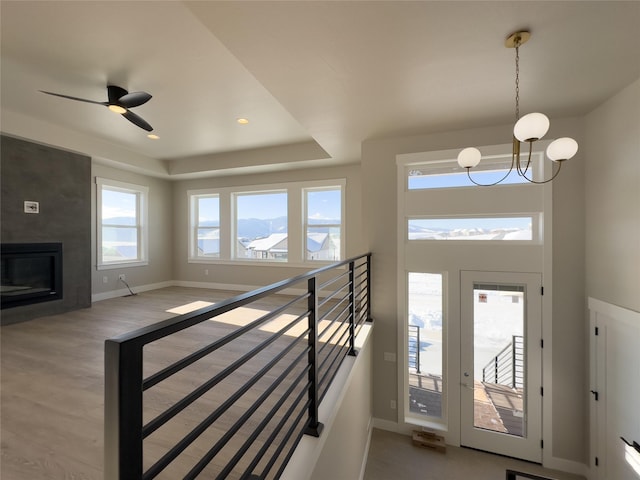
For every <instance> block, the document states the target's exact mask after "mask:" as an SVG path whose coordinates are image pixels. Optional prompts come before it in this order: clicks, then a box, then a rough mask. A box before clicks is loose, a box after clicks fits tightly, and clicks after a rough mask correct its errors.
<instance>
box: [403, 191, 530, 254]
mask: <svg viewBox="0 0 640 480" xmlns="http://www.w3.org/2000/svg"><path fill="white" fill-rule="evenodd" d="M454 188H458V187H454ZM476 188H480V187H476ZM542 216H543V213H542V212H526V213H508V214H497V213H494V214H483V215H480V214H478V215H429V216H424V215H412V216H408V217H406V221H405V225H404V228H405V237H404V238H405V241H407V242H438V243H442V242H446V243H447V244H459V245H464V244H469V243H480V244H482V245H541V244H542V240H543V239H542V230H543V228H542V226H543V223H542V222H543V218H542ZM521 217H530V218H531V240H464V239H461V240H456V239H450V238H447V239H433V238H409V221H410V220H431V219H434V220H435V219H439V220H440V219H458V218H460V219H471V218H521Z"/></svg>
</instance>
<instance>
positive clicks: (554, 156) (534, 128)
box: [458, 31, 578, 187]
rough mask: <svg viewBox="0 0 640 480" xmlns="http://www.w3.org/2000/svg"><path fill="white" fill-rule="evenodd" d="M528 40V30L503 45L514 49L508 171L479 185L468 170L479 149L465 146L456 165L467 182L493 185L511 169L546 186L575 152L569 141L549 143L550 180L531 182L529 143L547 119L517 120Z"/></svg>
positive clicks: (538, 115)
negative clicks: (523, 148) (526, 149)
mask: <svg viewBox="0 0 640 480" xmlns="http://www.w3.org/2000/svg"><path fill="white" fill-rule="evenodd" d="M529 38H531V34H530V33H529V32H528V31H519V32H515V33H512V34H511V35H509V37H507V39H506V40H505V46H506V47H507V48H515V50H516V124H515V126H514V127H513V150H512V153H511V167H510V168H509V171H508V172H507V173H506V174H505V175H504V177H502V178H501V179H500V180H498V181H497V182H494V183H489V184H484V183H479V182H477V181H475V180H474V179H473V178H472V177H471V169H472V168H473V167H475V166H477V165H478V164H479V163H480V160H481V158H482V154H481V153H480V150H478V149H477V148H474V147H469V148H465V149H464V150H462V151H461V152H460V153H459V154H458V164H459V165H460V166H461V167H462V168H465V169H466V170H467V176H468V177H469V180H471V182H473V183H474V184H476V185H480V186H483V187H489V186H492V185H497V184H498V183H500V182H502V181H504V180H506V178H507V177H508V176H509V174H510V173H511V172H512V171H513V169H514V168H515V169H516V172H517V173H518V175H520V176H521V177H523V178H524V179H525V180H526V181H528V182H530V183H536V184H542V183H548V182H550V181H551V180H553V179H554V178H556V177H557V176H558V173H560V169H561V168H562V162H564V161H565V160H568V159H570V158H571V157H573V156H574V155H575V154H576V152H577V151H578V142H576V141H575V140H574V139H573V138H569V137H563V138H558V139H557V140H554V141H553V142H551V143H550V144H549V146H548V147H547V151H546V156H547V158H549V160H552V163H553V165H554V168H553V170H554V171H553V173H552V175H551V177H550V178H548V179H547V180H535V179H533V175H532V173H531V172H529V167H530V166H531V151H532V150H533V143H534V142H536V141H537V140H540V139H541V138H542V137H543V136H544V135H545V134H546V133H547V131H548V130H549V118H548V117H547V116H546V115H544V114H542V113H529V114H527V115H524V116H522V117H520V46H522V45H524V44H525V43H526V42H527V41H528V40H529ZM521 142H522V143H528V144H529V154H528V156H527V158H526V160H523V159H521V155H520V146H521ZM556 165H557V167H556ZM528 174H529V176H528Z"/></svg>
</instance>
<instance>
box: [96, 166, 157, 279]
mask: <svg viewBox="0 0 640 480" xmlns="http://www.w3.org/2000/svg"><path fill="white" fill-rule="evenodd" d="M96 184H97V218H98V221H99V226H98V232H97V238H98V245H97V247H98V248H97V251H98V253H97V257H98V268H99V269H101V268H102V269H104V268H110V267H112V266H118V267H121V266H127V265H129V266H137V265H146V264H147V221H146V219H147V203H148V202H147V196H148V192H149V189H148V188H147V187H144V186H140V185H132V184H129V183H123V182H117V181H114V180H107V179H104V178H96Z"/></svg>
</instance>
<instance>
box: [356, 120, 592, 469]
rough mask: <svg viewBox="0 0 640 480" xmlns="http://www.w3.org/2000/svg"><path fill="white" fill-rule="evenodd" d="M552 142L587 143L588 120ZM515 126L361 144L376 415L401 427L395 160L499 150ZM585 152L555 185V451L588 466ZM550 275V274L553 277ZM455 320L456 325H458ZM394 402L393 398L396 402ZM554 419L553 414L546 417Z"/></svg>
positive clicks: (560, 126) (560, 130) (559, 131)
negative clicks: (395, 357)
mask: <svg viewBox="0 0 640 480" xmlns="http://www.w3.org/2000/svg"><path fill="white" fill-rule="evenodd" d="M551 127H552V129H551V131H550V132H549V134H548V137H549V138H556V137H558V136H565V135H566V136H572V137H574V138H576V139H577V140H578V142H579V143H580V144H583V142H582V140H583V129H582V122H581V121H580V120H576V119H560V120H558V119H552V120H551ZM511 128H512V126H511V125H503V126H499V127H487V128H479V129H473V130H465V131H459V132H447V133H441V134H433V135H422V136H412V137H398V138H388V139H380V140H369V141H365V142H364V143H363V146H362V190H363V200H362V202H363V212H364V221H365V224H364V228H365V238H366V239H367V241H368V242H369V246H368V247H369V248H368V250H370V251H371V252H372V253H373V257H372V261H373V276H372V278H373V292H372V293H373V295H372V302H373V305H372V311H373V315H374V318H375V319H376V332H375V337H374V359H373V368H374V371H375V372H376V375H375V376H374V385H373V388H374V395H373V397H374V398H373V402H374V404H373V407H374V417H376V418H378V419H381V420H383V421H384V420H386V421H391V422H396V421H397V411H396V410H392V409H391V408H390V406H389V405H390V403H389V400H390V398H391V397H393V396H395V392H396V391H397V384H398V383H397V382H398V378H397V372H396V364H395V363H392V362H388V361H384V358H383V354H384V352H395V353H397V352H396V350H397V335H396V333H397V330H398V319H397V314H396V312H397V301H398V299H397V295H396V284H397V282H398V279H397V274H396V260H397V253H396V252H397V239H396V231H395V228H393V226H394V225H395V224H396V212H397V205H396V203H397V202H396V197H397V194H396V187H395V176H396V172H395V158H396V155H398V154H403V153H415V152H427V151H437V150H448V149H455V148H461V147H464V146H468V145H476V146H483V145H497V144H502V143H505V138H506V139H507V141H508V139H509V138H510V131H511ZM583 156H584V155H583V152H582V151H581V152H579V153H578V155H577V156H576V157H575V158H574V159H572V160H571V161H570V162H567V163H566V165H565V166H564V167H563V170H564V171H563V172H562V173H561V174H560V176H559V177H558V179H556V180H555V181H554V183H553V196H554V205H553V217H554V218H553V248H554V250H553V262H554V263H553V276H554V278H553V298H554V299H555V301H554V304H553V347H552V348H553V351H552V358H553V371H552V372H549V371H547V372H544V375H545V378H547V379H548V378H549V376H551V377H552V379H551V384H552V392H553V416H552V418H551V419H550V420H551V421H548V422H545V424H548V425H550V427H551V428H552V434H551V440H552V441H551V443H552V445H551V446H548V445H547V447H546V448H551V453H552V455H553V456H554V457H560V458H561V459H564V460H567V461H569V462H575V463H577V464H582V463H585V462H586V448H587V445H586V441H585V438H586V437H587V427H586V425H587V421H588V415H587V409H586V399H585V397H584V391H585V388H586V386H587V372H586V368H585V363H586V362H585V360H586V358H587V356H586V355H587V354H586V347H585V341H584V334H585V330H584V313H585V297H584V288H583V281H584V280H583V278H584V276H583V270H582V268H581V264H582V262H583V259H584V220H583V217H584V205H583V202H584V195H583V182H582V178H583V177H582V170H583V168H584V165H583V162H584V159H583ZM546 273H547V275H548V272H546ZM454 321H455V320H454ZM391 399H394V398H391ZM395 400H398V399H397V398H395ZM546 413H547V414H548V412H546Z"/></svg>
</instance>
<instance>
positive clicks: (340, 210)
mask: <svg viewBox="0 0 640 480" xmlns="http://www.w3.org/2000/svg"><path fill="white" fill-rule="evenodd" d="M344 194H345V181H344V180H317V181H309V182H292V183H281V184H275V185H252V186H243V187H223V188H216V189H207V190H190V191H188V192H187V195H188V197H189V202H188V205H189V219H190V223H189V262H192V263H234V262H243V263H254V264H271V265H277V264H280V265H296V266H308V263H310V262H333V261H339V260H341V259H342V255H343V252H344V244H345V231H344V225H343V222H344ZM305 264H307V265H305Z"/></svg>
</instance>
